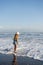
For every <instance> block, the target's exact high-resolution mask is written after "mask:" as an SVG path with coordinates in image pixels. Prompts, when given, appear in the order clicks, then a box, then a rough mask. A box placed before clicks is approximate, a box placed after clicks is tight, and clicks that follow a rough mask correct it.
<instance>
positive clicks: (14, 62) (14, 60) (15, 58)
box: [12, 55, 18, 65]
mask: <svg viewBox="0 0 43 65" xmlns="http://www.w3.org/2000/svg"><path fill="white" fill-rule="evenodd" d="M12 65H18V63H17V56H16V55H13V61H12Z"/></svg>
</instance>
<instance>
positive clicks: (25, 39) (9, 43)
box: [0, 32, 43, 60]
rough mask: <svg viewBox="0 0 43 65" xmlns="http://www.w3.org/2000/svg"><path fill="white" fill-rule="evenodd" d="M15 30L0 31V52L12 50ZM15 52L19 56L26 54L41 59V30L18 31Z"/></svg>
mask: <svg viewBox="0 0 43 65" xmlns="http://www.w3.org/2000/svg"><path fill="white" fill-rule="evenodd" d="M14 34H15V32H0V53H1V54H9V53H10V52H13V51H14V50H13V48H14V46H13V37H14ZM17 52H18V55H19V56H28V57H32V58H34V59H38V60H43V32H20V35H19V39H18V47H17Z"/></svg>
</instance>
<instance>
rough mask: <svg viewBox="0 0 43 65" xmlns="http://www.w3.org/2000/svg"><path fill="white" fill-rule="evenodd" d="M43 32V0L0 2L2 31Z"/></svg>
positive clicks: (0, 25)
mask: <svg viewBox="0 0 43 65" xmlns="http://www.w3.org/2000/svg"><path fill="white" fill-rule="evenodd" d="M15 29H16V30H19V29H20V30H22V29H23V30H28V31H43V0H0V31H1V30H15Z"/></svg>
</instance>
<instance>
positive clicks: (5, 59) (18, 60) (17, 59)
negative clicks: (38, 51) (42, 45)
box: [0, 54, 43, 65]
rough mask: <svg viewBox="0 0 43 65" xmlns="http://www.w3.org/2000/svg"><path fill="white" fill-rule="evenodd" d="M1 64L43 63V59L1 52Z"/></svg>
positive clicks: (33, 64)
mask: <svg viewBox="0 0 43 65" xmlns="http://www.w3.org/2000/svg"><path fill="white" fill-rule="evenodd" d="M0 65H43V61H41V60H36V59H33V58H30V57H27V56H16V55H13V54H0Z"/></svg>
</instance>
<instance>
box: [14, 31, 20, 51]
mask: <svg viewBox="0 0 43 65" xmlns="http://www.w3.org/2000/svg"><path fill="white" fill-rule="evenodd" d="M18 38H19V32H16V34H15V35H14V38H13V44H14V52H16V49H17V44H18Z"/></svg>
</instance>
